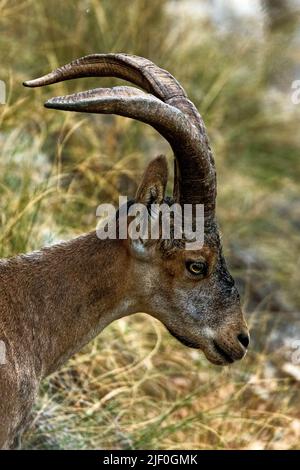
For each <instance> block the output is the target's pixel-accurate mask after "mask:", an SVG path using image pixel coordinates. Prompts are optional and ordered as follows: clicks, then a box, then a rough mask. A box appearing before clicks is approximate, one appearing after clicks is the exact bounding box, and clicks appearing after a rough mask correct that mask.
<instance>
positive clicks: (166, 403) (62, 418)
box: [0, 0, 300, 449]
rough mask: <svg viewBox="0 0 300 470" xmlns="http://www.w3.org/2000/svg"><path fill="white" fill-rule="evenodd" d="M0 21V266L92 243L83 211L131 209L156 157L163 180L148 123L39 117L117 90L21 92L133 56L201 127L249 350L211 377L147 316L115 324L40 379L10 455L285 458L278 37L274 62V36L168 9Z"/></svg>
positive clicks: (283, 171)
mask: <svg viewBox="0 0 300 470" xmlns="http://www.w3.org/2000/svg"><path fill="white" fill-rule="evenodd" d="M173 3H174V2H173ZM0 18H1V20H0V34H1V36H0V37H1V39H0V59H1V64H2V68H1V77H0V78H1V79H2V80H4V81H5V82H6V84H7V88H8V97H7V105H5V106H0V126H1V127H0V226H1V232H0V256H2V257H8V256H13V255H14V254H17V253H20V252H25V251H30V250H34V249H38V248H40V247H41V246H42V245H44V244H48V243H54V242H55V241H57V240H60V239H62V238H64V239H67V238H71V237H73V236H75V235H77V234H79V233H82V232H85V231H88V230H90V229H93V228H94V226H95V222H96V221H95V209H96V206H97V205H98V204H99V203H101V202H104V201H115V202H116V201H117V197H118V194H119V193H120V192H121V193H122V194H128V196H132V195H133V194H134V191H135V188H136V181H138V178H139V176H140V174H141V172H142V170H143V168H144V167H145V165H146V162H147V161H148V160H150V159H151V158H152V157H153V156H155V155H156V154H158V153H160V152H165V153H166V154H167V155H168V158H169V161H170V167H171V161H172V155H171V151H170V149H169V147H168V146H167V144H166V143H165V142H164V141H163V140H162V138H161V137H160V136H158V135H157V134H156V133H155V132H154V131H153V130H152V129H150V128H148V127H147V126H144V125H142V124H140V123H136V122H133V121H130V120H126V119H124V118H120V117H107V116H106V117H102V116H87V115H80V114H67V113H60V112H56V111H50V110H45V109H44V108H43V106H42V104H43V102H44V101H45V100H46V99H47V98H49V97H51V96H54V95H60V94H65V93H67V92H73V91H75V90H84V89H87V88H91V87H94V86H100V85H99V82H100V83H101V85H102V84H103V86H112V85H113V84H115V83H117V81H116V80H113V79H92V78H90V79H82V80H79V81H74V82H69V83H63V84H57V85H55V86H52V87H47V88H46V89H36V90H28V89H24V88H23V87H22V81H23V80H25V79H30V78H34V77H36V76H38V75H41V74H43V73H46V72H48V71H49V70H50V69H53V68H54V67H56V66H59V65H62V64H64V63H67V62H69V61H70V60H72V59H74V58H77V57H80V56H83V55H86V54H90V53H95V52H127V53H133V54H137V55H142V56H145V57H148V58H149V59H151V60H152V61H154V62H156V63H157V64H158V65H160V66H162V67H163V68H166V69H168V70H169V71H170V72H171V73H172V74H173V75H175V76H176V78H177V79H178V80H179V81H180V82H181V83H182V84H183V85H184V87H185V88H186V90H187V91H188V94H189V96H190V98H191V99H192V100H193V101H194V102H195V104H196V105H197V107H198V108H199V109H200V111H201V113H202V115H203V117H204V120H205V122H206V125H207V128H208V131H209V136H210V139H211V142H212V146H213V149H214V152H215V157H216V164H217V170H218V182H219V191H218V216H219V221H220V225H221V228H222V231H223V233H224V247H225V252H226V254H227V256H228V258H229V261H230V263H231V266H232V269H233V272H234V274H235V276H236V278H237V279H238V281H239V284H240V287H241V293H242V295H243V300H244V304H245V309H246V311H247V312H248V313H249V322H250V324H251V325H252V337H253V341H252V347H251V350H250V352H249V355H248V356H247V358H246V359H245V360H244V361H243V362H242V363H241V364H238V365H234V366H232V367H230V368H227V369H226V370H225V369H223V370H221V369H218V368H216V367H214V366H212V365H210V364H208V363H207V362H206V361H205V360H204V359H203V358H202V356H201V355H200V354H199V353H198V352H196V351H191V350H188V349H187V348H185V347H184V346H182V345H180V344H179V343H177V342H176V341H175V340H174V339H172V338H171V337H170V336H169V335H168V334H167V333H166V332H165V331H164V329H163V327H162V326H161V325H159V324H158V323H157V322H156V321H154V320H152V319H150V318H149V317H147V316H145V315H142V314H139V315H138V316H134V317H132V318H128V319H122V320H120V321H118V322H117V323H115V324H113V325H111V326H110V327H108V328H107V329H106V330H105V331H104V332H103V333H102V334H101V336H100V337H99V338H97V340H95V341H94V342H93V343H92V344H91V345H89V346H88V347H87V348H85V350H84V351H83V352H82V353H80V354H79V355H77V356H76V357H75V358H73V359H72V360H71V361H70V362H69V363H68V364H67V365H66V366H65V367H64V368H63V369H62V370H61V371H60V372H58V373H56V374H55V375H53V376H52V377H51V378H49V379H48V380H47V381H46V382H45V383H44V385H43V389H42V391H41V395H40V397H39V402H38V405H37V409H36V411H35V420H34V423H33V426H32V428H31V430H30V431H29V432H28V435H27V440H26V443H25V446H27V447H28V448H125V449H128V448H136V449H142V448H159V449H166V448H169V449H171V448H180V449H184V448H206V449H209V448H225V449H226V448H266V449H270V448H285V449H286V448H297V447H299V445H300V414H299V406H298V405H299V398H300V397H299V381H297V377H295V376H291V375H289V374H287V373H284V370H287V369H286V367H285V369H284V367H281V366H282V363H283V366H284V364H286V362H284V361H285V360H284V359H282V356H280V354H279V352H278V349H279V350H280V348H281V346H283V344H284V334H285V333H284V330H282V331H281V330H279V339H278V343H276V344H277V346H276V350H274V349H272V350H270V348H268V345H269V340H270V338H271V337H272V331H273V328H274V324H276V318H277V317H278V318H281V317H282V314H283V315H286V317H285V318H288V319H289V320H288V321H290V322H292V317H289V316H288V315H289V314H291V313H293V312H297V311H298V312H299V308H300V293H299V288H298V286H299V267H300V266H299V249H300V237H299V229H300V226H299V177H300V165H299V157H298V156H299V150H300V142H299V132H298V128H299V106H298V107H297V106H292V104H291V100H290V96H289V94H286V93H282V92H280V91H278V90H276V89H275V88H274V86H273V83H272V80H271V77H272V73H270V70H271V71H272V68H273V67H275V65H274V64H276V67H275V70H283V69H284V68H286V64H287V58H288V57H290V52H291V47H292V46H291V41H290V40H289V32H288V31H286V30H285V38H286V41H285V47H284V48H283V47H282V42H281V43H279V42H278V40H277V36H276V38H275V39H274V40H273V38H272V33H271V32H269V33H268V34H269V35H268V36H267V37H265V36H261V35H259V34H258V35H257V37H256V36H255V35H253V34H252V35H243V34H242V33H241V32H238V31H234V32H232V33H230V32H227V33H226V32H222V33H221V32H220V31H218V30H217V29H216V27H215V26H214V24H212V23H210V22H209V21H201V20H200V19H197V18H195V19H193V18H192V17H191V16H189V17H180V16H178V15H176V11H174V9H173V10H172V9H170V6H169V3H168V2H167V1H166V0H152V1H151V2H148V1H146V0H130V1H129V0H101V1H100V0H90V1H88V0H78V1H76V2H74V1H73V2H71V1H70V0H66V1H65V2H59V1H58V0H51V2H47V1H45V0H40V1H39V2H34V1H33V0H22V1H19V0H18V1H15V0H10V1H7V0H2V1H0ZM252 27H253V28H255V23H254V24H253V25H252ZM293 31H294V26H293ZM276 32H277V30H276ZM291 34H292V33H291ZM291 56H292V54H291ZM288 64H289V66H290V65H291V61H290V59H289V62H288ZM285 76H286V77H288V75H285ZM286 80H288V78H286ZM286 86H287V89H290V83H289V82H287V83H286ZM170 189H171V185H170ZM280 315H281V316H280ZM270 318H271V320H272V321H270ZM275 326H276V325H275ZM298 331H300V330H298ZM280 334H281V335H282V336H280ZM270 351H271V352H270Z"/></svg>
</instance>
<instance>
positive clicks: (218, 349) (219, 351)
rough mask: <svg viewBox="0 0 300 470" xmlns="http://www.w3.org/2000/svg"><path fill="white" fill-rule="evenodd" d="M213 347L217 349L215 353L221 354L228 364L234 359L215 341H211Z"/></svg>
mask: <svg viewBox="0 0 300 470" xmlns="http://www.w3.org/2000/svg"><path fill="white" fill-rule="evenodd" d="M213 344H214V347H215V349H216V351H217V353H218V354H219V355H220V356H222V358H223V359H225V360H226V362H228V363H229V364H232V363H233V362H234V359H232V357H231V356H230V355H229V354H228V353H227V352H226V351H224V349H222V348H221V347H220V346H219V345H218V343H217V342H216V341H213Z"/></svg>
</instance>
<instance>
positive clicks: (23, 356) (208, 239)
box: [0, 54, 249, 448]
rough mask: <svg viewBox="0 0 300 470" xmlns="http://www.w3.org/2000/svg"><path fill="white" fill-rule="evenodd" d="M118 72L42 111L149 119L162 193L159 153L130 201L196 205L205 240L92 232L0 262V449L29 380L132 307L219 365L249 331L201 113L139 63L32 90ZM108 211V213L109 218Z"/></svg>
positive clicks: (13, 427)
mask: <svg viewBox="0 0 300 470" xmlns="http://www.w3.org/2000/svg"><path fill="white" fill-rule="evenodd" d="M92 76H98V77H107V76H112V77H118V78H121V79H125V80H127V81H129V82H132V83H133V84H135V85H137V86H138V87H140V88H141V89H143V90H145V91H142V90H140V88H139V89H138V88H135V87H129V86H122V87H115V88H97V89H93V90H89V91H86V92H80V93H76V94H73V95H69V96H63V97H58V98H53V99H50V100H49V101H47V102H46V103H45V106H46V107H47V108H54V109H61V110H67V111H79V112H85V113H87V112H88V113H104V114H118V115H121V116H126V117H129V118H133V119H137V120H139V121H142V122H144V123H147V124H150V125H151V126H152V127H153V128H154V129H156V130H157V131H158V132H159V133H160V134H161V135H162V136H163V137H164V138H165V139H166V140H167V141H168V142H169V144H170V146H171V148H172V150H173V152H174V156H175V159H174V162H175V171H174V191H173V198H170V197H166V195H165V190H166V183H167V179H168V169H167V163H166V159H165V157H163V156H159V157H157V158H156V159H154V160H153V161H152V162H151V163H150V164H149V166H148V168H147V169H146V171H145V173H144V176H143V178H142V181H141V183H140V186H139V188H138V190H137V193H136V196H135V201H136V202H139V203H142V204H144V205H147V206H148V205H149V203H157V204H161V203H162V202H163V201H165V202H166V203H167V204H171V203H172V202H174V201H176V202H177V203H179V204H180V205H183V204H185V203H188V204H192V205H193V206H195V205H197V204H202V205H203V206H204V218H205V222H204V243H203V246H202V248H201V249H198V250H186V249H185V247H184V243H181V242H180V241H178V240H177V239H175V238H174V237H173V238H172V237H171V239H169V240H167V241H166V240H162V239H161V238H159V239H157V240H155V241H152V242H151V243H149V242H147V241H143V240H138V241H137V240H131V239H130V237H127V238H124V239H123V238H122V239H121V238H120V237H119V238H118V237H117V239H114V240H111V239H107V240H100V239H99V237H97V234H96V232H93V233H88V234H86V235H83V236H81V237H79V238H75V239H73V240H71V241H69V242H66V243H61V244H58V245H56V246H51V247H47V248H44V249H42V250H41V251H38V252H34V253H31V254H27V255H20V256H17V257H14V258H11V259H7V260H2V261H0V289H1V297H0V340H1V342H2V344H3V343H4V344H5V349H6V360H5V363H4V364H2V365H0V374H1V375H0V397H1V401H0V447H1V448H13V447H15V446H17V445H19V441H20V436H21V434H22V432H23V430H24V428H25V427H26V425H27V423H28V419H29V415H30V411H31V408H32V405H33V402H34V400H35V396H36V393H37V390H38V386H39V383H40V381H41V380H42V379H43V378H44V377H46V376H47V375H49V374H51V373H52V372H53V371H55V370H57V369H58V367H59V366H60V365H61V364H63V363H64V362H66V361H67V360H68V358H70V357H71V356H72V355H73V354H74V353H76V352H77V351H79V350H80V349H81V348H82V347H83V346H84V345H85V344H87V343H88V342H89V341H90V340H91V339H92V338H94V337H95V336H96V335H98V333H99V332H100V331H101V330H103V329H104V328H105V327H106V326H107V325H108V324H109V323H111V322H112V321H114V320H116V319H118V318H120V317H123V316H125V315H129V314H132V313H135V312H146V313H148V314H150V315H152V316H153V317H155V318H157V319H159V320H160V321H161V322H162V323H163V324H164V325H165V326H166V328H167V329H168V330H169V331H170V333H171V334H172V335H173V336H174V337H175V338H177V339H178V340H179V341H181V343H183V344H185V345H187V346H190V347H192V348H198V349H199V350H202V351H203V352H204V354H205V356H206V357H207V359H208V360H209V361H211V362H212V363H213V364H217V365H225V364H229V363H232V362H233V361H235V360H238V359H241V358H242V357H243V356H244V355H245V352H246V349H247V347H248V343H249V333H248V329H247V326H246V323H245V320H244V317H243V313H242V310H241V306H240V299H239V294H238V292H237V289H236V287H235V284H234V280H233V278H232V277H231V275H230V274H229V271H228V269H227V267H226V263H225V259H224V257H223V254H222V247H221V242H220V237H219V230H218V226H217V222H216V218H215V201H216V172H215V165H214V160H213V156H212V152H211V148H210V145H209V142H208V138H207V134H206V129H205V126H204V123H203V120H202V118H201V116H200V114H199V113H198V111H197V109H196V107H195V106H194V105H193V103H192V102H191V101H189V99H188V98H187V95H186V93H185V91H184V89H183V88H182V87H181V85H180V84H179V83H178V82H177V81H176V80H175V78H174V77H173V76H172V75H171V74H170V73H168V72H167V71H165V70H163V69H161V68H159V67H157V66H156V65H154V64H153V63H152V62H150V61H149V60H146V59H144V58H141V57H136V56H131V55H127V54H95V55H90V56H86V57H83V58H81V59H78V60H75V61H73V62H71V63H70V64H68V65H65V66H63V67H61V68H58V69H56V70H55V71H53V72H52V73H50V74H48V75H45V76H43V77H41V78H38V79H35V80H31V81H27V82H25V83H24V85H25V86H27V87H38V86H44V85H49V84H53V83H57V82H60V81H63V80H69V79H73V78H79V77H92ZM117 217H118V215H116V218H117Z"/></svg>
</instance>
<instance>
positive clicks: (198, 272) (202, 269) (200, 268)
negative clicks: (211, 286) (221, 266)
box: [186, 261, 208, 276]
mask: <svg viewBox="0 0 300 470" xmlns="http://www.w3.org/2000/svg"><path fill="white" fill-rule="evenodd" d="M186 267H187V270H188V271H189V272H190V273H191V274H193V275H194V276H206V274H207V272H208V265H207V263H206V262H205V261H188V262H187V263H186Z"/></svg>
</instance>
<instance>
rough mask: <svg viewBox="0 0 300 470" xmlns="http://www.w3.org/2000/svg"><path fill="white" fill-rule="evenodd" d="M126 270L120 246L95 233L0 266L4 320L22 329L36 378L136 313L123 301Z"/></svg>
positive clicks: (130, 302) (127, 263)
mask: <svg viewBox="0 0 300 470" xmlns="http://www.w3.org/2000/svg"><path fill="white" fill-rule="evenodd" d="M129 271H130V258H129V256H128V253H127V251H126V247H125V246H124V245H123V244H122V242H121V241H119V240H105V241H102V240H99V239H98V238H97V236H96V234H95V233H91V234H88V235H85V236H82V237H79V238H77V239H74V240H72V241H70V242H67V243H63V244H60V245H56V246H53V247H50V248H46V249H44V250H42V251H40V252H36V253H32V254H30V255H25V256H21V257H17V258H14V259H12V260H8V261H5V262H4V263H3V264H0V279H1V281H0V282H1V285H2V283H4V289H5V291H6V296H7V297H8V298H10V299H12V300H11V302H10V301H9V300H8V301H7V302H8V303H10V304H11V309H10V310H11V311H10V312H9V315H13V316H14V317H15V322H16V324H21V325H22V330H23V335H22V337H23V338H26V339H25V341H27V340H28V343H29V344H28V346H29V347H30V352H31V353H32V354H34V355H35V356H36V357H37V367H38V368H39V370H40V372H39V375H40V374H41V375H48V374H49V373H51V372H53V371H54V370H56V369H57V367H59V366H60V365H61V364H63V363H64V362H65V361H66V360H67V359H68V358H69V357H70V356H71V355H72V354H74V353H75V352H77V351H78V350H80V349H81V348H82V346H84V345H85V344H87V343H88V342H89V341H90V340H91V339H92V338H93V337H95V336H96V335H97V334H98V333H99V332H100V331H101V330H102V329H103V328H104V327H105V326H107V325H108V324H109V323H111V322H112V321H114V320H115V319H117V318H120V317H122V316H124V315H128V314H130V313H134V312H135V311H138V307H137V306H136V305H135V302H134V300H133V299H131V298H129V296H128V294H129V292H130V291H131V286H130V272H129ZM4 323H5V319H4ZM13 334H14V333H12V335H13ZM12 341H18V338H13V336H12Z"/></svg>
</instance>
